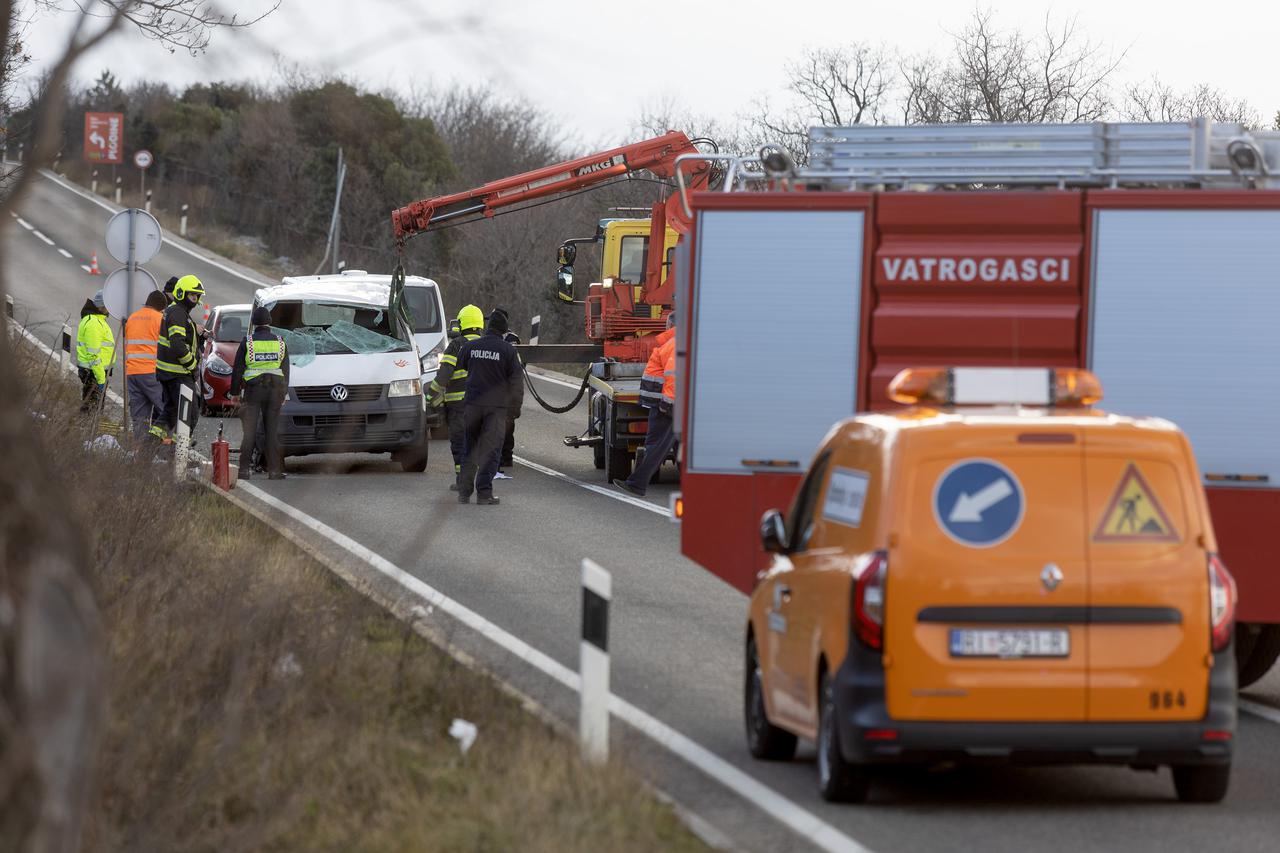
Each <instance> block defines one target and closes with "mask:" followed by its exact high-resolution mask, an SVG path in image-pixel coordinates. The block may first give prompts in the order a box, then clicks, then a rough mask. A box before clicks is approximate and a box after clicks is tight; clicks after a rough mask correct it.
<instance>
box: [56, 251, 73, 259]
mask: <svg viewBox="0 0 1280 853" xmlns="http://www.w3.org/2000/svg"><path fill="white" fill-rule="evenodd" d="M58 254H59V255H62V257H64V258H69V257H71V253H70V252H68V251H67V250H66V249H58Z"/></svg>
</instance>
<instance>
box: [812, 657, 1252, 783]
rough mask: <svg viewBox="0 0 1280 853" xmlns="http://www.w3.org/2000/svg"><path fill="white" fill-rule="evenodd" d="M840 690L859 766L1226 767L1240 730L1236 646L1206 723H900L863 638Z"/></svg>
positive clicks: (843, 731) (1219, 671)
mask: <svg viewBox="0 0 1280 853" xmlns="http://www.w3.org/2000/svg"><path fill="white" fill-rule="evenodd" d="M833 688H834V690H835V701H836V713H837V714H838V716H839V720H840V747H841V752H842V753H843V755H844V758H845V760H846V761H849V762H851V763H855V764H908V763H913V764H914V763H924V764H928V763H936V762H943V761H956V762H964V763H1000V764H1124V765H1132V766H1136V767H1157V766H1161V765H1175V764H1226V763H1229V762H1230V761H1231V753H1232V743H1233V742H1234V738H1235V730H1236V667H1235V654H1234V651H1233V650H1232V649H1231V648H1230V647H1228V648H1227V649H1226V650H1225V651H1222V652H1219V653H1217V654H1215V655H1214V666H1213V669H1212V670H1210V673H1209V697H1208V699H1209V701H1208V709H1207V712H1206V714H1205V716H1204V718H1203V719H1200V720H1194V721H1190V722H1169V723H1160V722H1134V723H1112V722H1098V723H1090V722H1043V723H1021V722H1019V723H1002V722H990V723H987V722H950V721H934V720H927V721H922V720H895V719H893V718H892V717H890V716H889V712H888V708H887V705H886V702H885V672H884V668H883V666H882V665H881V663H880V654H879V653H878V652H873V651H871V650H870V649H867V648H866V647H865V646H863V645H862V644H861V643H860V642H858V641H857V640H856V639H855V638H850V651H849V654H848V655H847V656H846V658H845V662H844V664H843V665H842V666H841V667H840V669H839V671H838V672H837V673H836V680H835V684H834V685H833ZM1206 732H1219V733H1220V732H1230V733H1231V739H1230V740H1216V739H1209V740H1206V739H1205V733H1206Z"/></svg>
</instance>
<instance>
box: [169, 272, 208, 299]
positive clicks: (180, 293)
mask: <svg viewBox="0 0 1280 853" xmlns="http://www.w3.org/2000/svg"><path fill="white" fill-rule="evenodd" d="M191 293H195V294H198V295H200V296H204V285H203V284H201V283H200V279H198V278H196V277H195V276H193V275H184V276H183V277H182V278H180V279H178V282H177V284H175V285H174V286H173V299H174V301H175V302H181V301H182V300H184V299H186V298H187V295H188V294H191Z"/></svg>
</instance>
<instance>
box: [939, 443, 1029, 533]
mask: <svg viewBox="0 0 1280 853" xmlns="http://www.w3.org/2000/svg"><path fill="white" fill-rule="evenodd" d="M1025 511H1026V502H1025V501H1024V500H1023V495H1022V484H1021V483H1019V482H1018V478H1017V477H1015V476H1014V475H1013V472H1012V471H1010V470H1009V469H1008V468H1006V467H1005V466H1003V465H1001V464H1000V463H999V462H995V461H993V460H991V459H963V460H961V461H959V462H957V463H955V464H954V465H952V466H951V467H950V468H948V469H947V470H946V471H943V472H942V476H941V477H939V478H938V482H937V484H936V485H935V486H934V487H933V517H934V519H936V520H937V522H938V526H939V527H941V528H942V531H943V532H944V533H946V534H947V535H948V536H950V537H951V538H952V539H954V540H956V541H957V542H959V543H960V544H961V545H968V546H969V547H971V548H989V547H991V546H992V545H999V544H1000V543H1001V542H1003V541H1004V540H1006V539H1008V538H1009V537H1010V536H1012V535H1013V533H1014V531H1015V530H1017V529H1018V525H1019V524H1021V523H1022V515H1023V513H1024V512H1025Z"/></svg>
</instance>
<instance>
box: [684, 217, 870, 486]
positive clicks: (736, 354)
mask: <svg viewBox="0 0 1280 853" xmlns="http://www.w3.org/2000/svg"><path fill="white" fill-rule="evenodd" d="M863 217H864V213H863V212H862V211H850V210H830V211H802V210H793V211H787V210H715V209H712V210H706V211H702V212H701V213H700V214H699V219H698V226H697V235H698V237H697V239H698V243H699V247H698V253H699V261H698V268H697V270H695V273H694V274H695V275H696V276H697V283H696V285H695V287H694V288H693V291H694V299H695V302H694V305H693V325H694V329H693V340H692V356H691V357H692V359H693V364H692V370H691V371H690V374H691V376H690V382H691V386H692V387H691V388H690V389H689V393H690V394H691V397H690V399H689V405H690V409H689V436H688V441H689V455H688V458H687V460H686V464H687V465H688V466H689V469H690V470H691V471H696V472H706V473H745V472H748V471H752V470H759V469H758V468H757V467H754V466H752V465H747V464H744V460H752V461H757V462H773V463H785V462H788V461H791V462H795V463H797V465H798V466H803V465H806V464H807V463H808V462H809V459H810V457H812V456H813V452H814V450H815V449H816V448H817V446H818V443H819V441H820V440H821V439H822V437H823V436H824V435H825V434H826V432H827V430H828V429H829V428H830V427H831V425H832V424H833V423H835V422H836V421H838V420H840V419H842V418H845V417H848V416H849V415H851V414H852V413H853V411H854V407H855V400H856V392H857V377H858V352H859V341H858V330H859V317H860V313H859V312H860V308H861V306H860V300H861V292H862V251H863V246H862V241H863V233H864V218H863ZM681 393H685V391H684V389H681ZM791 470H798V469H791Z"/></svg>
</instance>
